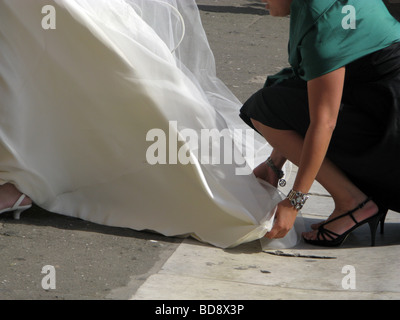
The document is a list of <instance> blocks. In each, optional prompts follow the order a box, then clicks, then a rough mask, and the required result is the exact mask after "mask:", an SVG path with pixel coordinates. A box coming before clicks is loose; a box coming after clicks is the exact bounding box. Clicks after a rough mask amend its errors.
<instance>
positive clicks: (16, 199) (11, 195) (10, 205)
mask: <svg viewBox="0 0 400 320" xmlns="http://www.w3.org/2000/svg"><path fill="white" fill-rule="evenodd" d="M31 206H32V200H31V199H30V198H29V197H27V196H25V195H24V194H22V193H21V192H20V191H19V190H18V189H17V188H16V187H15V185H13V184H11V183H6V184H4V185H1V186H0V214H1V213H5V212H14V218H15V219H19V216H20V214H21V213H22V212H23V211H24V210H27V209H29V208H30V207H31Z"/></svg>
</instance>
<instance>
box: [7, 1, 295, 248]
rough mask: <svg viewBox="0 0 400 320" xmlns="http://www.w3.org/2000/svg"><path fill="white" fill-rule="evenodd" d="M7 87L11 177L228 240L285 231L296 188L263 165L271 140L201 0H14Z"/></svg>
mask: <svg viewBox="0 0 400 320" xmlns="http://www.w3.org/2000/svg"><path fill="white" fill-rule="evenodd" d="M0 97H1V99H0V113H1V116H0V121H1V125H0V149H1V150H0V179H1V182H2V183H5V182H11V183H14V184H16V186H17V187H18V188H19V189H20V190H21V192H24V193H26V194H27V195H29V196H30V197H31V198H32V199H33V201H34V203H36V204H37V205H38V206H40V207H42V208H44V209H46V210H48V211H51V212H55V213H58V214H62V215H67V216H71V217H77V218H81V219H84V220H87V221H91V222H94V223H98V224H102V225H108V226H116V227H125V228H132V229H135V230H152V231H155V232H158V233H161V234H163V235H166V236H178V235H185V236H186V235H191V236H193V237H195V238H197V239H199V240H201V241H204V242H207V243H210V244H212V245H215V246H218V247H224V248H226V247H233V246H236V245H238V244H241V243H244V242H247V241H252V240H256V239H260V238H262V237H263V236H264V235H265V233H266V232H267V231H268V230H270V229H271V227H272V223H273V214H274V208H275V206H276V204H277V203H278V202H279V201H280V200H281V197H282V195H281V194H280V193H279V192H278V191H277V190H276V189H275V188H273V187H271V186H269V185H266V184H265V185H262V184H260V183H259V182H258V181H257V179H256V178H255V177H254V175H252V174H251V169H252V168H253V167H254V165H255V164H257V161H258V159H261V157H262V158H263V159H264V160H265V158H266V156H267V155H268V152H269V151H270V150H269V149H268V148H269V147H268V146H266V145H265V144H264V142H263V141H262V140H258V139H259V138H258V137H257V136H255V135H253V136H252V135H251V132H252V130H251V129H248V127H247V125H246V124H245V123H244V122H242V120H241V119H240V118H239V117H238V112H239V109H240V107H241V103H240V102H239V101H238V100H237V99H236V98H235V96H234V95H233V94H232V93H231V92H230V91H229V90H228V89H227V88H226V87H225V86H224V85H223V83H222V82H221V81H220V80H219V79H218V78H217V77H216V75H215V64H214V58H213V55H212V52H211V50H210V48H209V45H208V42H207V39H206V35H205V32H204V30H203V27H202V25H201V21H200V16H199V12H198V10H197V7H196V4H195V1H194V0H185V1H176V0H131V1H129V0H54V1H52V2H49V1H44V0H0ZM212 130H214V131H212ZM249 130H250V131H249ZM211 131H212V132H214V133H215V134H217V135H218V134H221V135H222V136H223V139H225V140H224V143H226V141H228V142H227V143H226V145H227V146H229V145H232V146H233V147H232V151H229V148H228V147H223V146H222V144H221V143H220V142H221V140H218V139H216V140H213V139H211V140H210V139H206V138H204V137H202V133H204V132H205V133H209V132H211ZM253 138H254V139H253ZM205 140H207V142H205ZM210 141H211V142H210ZM204 145H205V146H206V147H204ZM207 146H208V152H207ZM203 147H204V148H203ZM227 149H228V151H229V152H232V153H233V160H232V159H231V161H229V157H228V156H227V155H226V154H227V151H226V150H227ZM229 152H228V153H229ZM221 154H225V158H224V159H222V160H221V157H219V159H218V156H220V155H221ZM293 232H294V231H293ZM293 232H291V233H290V234H289V235H288V236H287V237H286V239H283V240H282V241H276V242H275V245H276V246H290V245H293V244H294V243H295V242H296V241H297V239H298V237H297V236H296V235H295V233H293Z"/></svg>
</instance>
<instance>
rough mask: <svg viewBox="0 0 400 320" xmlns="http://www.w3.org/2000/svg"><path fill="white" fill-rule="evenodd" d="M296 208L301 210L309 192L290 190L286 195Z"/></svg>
mask: <svg viewBox="0 0 400 320" xmlns="http://www.w3.org/2000/svg"><path fill="white" fill-rule="evenodd" d="M286 198H287V199H289V200H290V203H291V204H292V206H293V207H294V208H295V209H296V210H301V209H302V208H303V206H304V204H305V203H306V201H307V199H308V198H309V193H306V194H304V193H302V192H300V191H296V190H293V189H292V190H291V191H290V192H289V194H288V195H287V197H286Z"/></svg>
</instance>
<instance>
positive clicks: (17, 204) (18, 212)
mask: <svg viewBox="0 0 400 320" xmlns="http://www.w3.org/2000/svg"><path fill="white" fill-rule="evenodd" d="M25 198H26V195H24V194H22V195H21V196H20V197H19V198H18V200H17V201H16V202H15V204H14V205H13V206H12V207H11V208H6V209H3V210H1V211H0V214H2V213H6V212H13V216H14V219H15V220H19V219H20V217H21V213H22V212H24V211H25V210H28V209H30V208H31V207H32V204H29V205H26V206H20V204H21V203H22V202H23V201H24V200H25Z"/></svg>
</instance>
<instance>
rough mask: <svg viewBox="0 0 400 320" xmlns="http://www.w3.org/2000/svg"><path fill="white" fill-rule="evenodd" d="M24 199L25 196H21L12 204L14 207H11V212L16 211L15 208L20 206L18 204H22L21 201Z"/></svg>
mask: <svg viewBox="0 0 400 320" xmlns="http://www.w3.org/2000/svg"><path fill="white" fill-rule="evenodd" d="M25 198H26V195H24V194H22V195H21V196H20V197H19V198H18V200H17V201H16V202H15V203H14V205H13V207H12V210H15V209H17V208H18V207H19V206H20V204H21V203H22V201H24V200H25Z"/></svg>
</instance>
